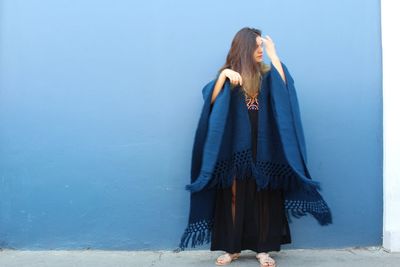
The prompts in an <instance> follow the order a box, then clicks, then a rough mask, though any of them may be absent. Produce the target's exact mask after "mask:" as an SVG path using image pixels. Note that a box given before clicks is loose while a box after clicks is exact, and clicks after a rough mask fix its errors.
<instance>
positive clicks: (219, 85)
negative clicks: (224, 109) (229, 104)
mask: <svg viewBox="0 0 400 267" xmlns="http://www.w3.org/2000/svg"><path fill="white" fill-rule="evenodd" d="M225 80H226V76H225V75H224V74H223V71H221V73H220V74H219V76H218V80H217V82H216V83H215V86H214V90H213V93H212V96H211V105H212V104H213V103H214V101H215V98H217V95H218V94H219V92H220V91H221V89H222V86H223V85H224V83H225Z"/></svg>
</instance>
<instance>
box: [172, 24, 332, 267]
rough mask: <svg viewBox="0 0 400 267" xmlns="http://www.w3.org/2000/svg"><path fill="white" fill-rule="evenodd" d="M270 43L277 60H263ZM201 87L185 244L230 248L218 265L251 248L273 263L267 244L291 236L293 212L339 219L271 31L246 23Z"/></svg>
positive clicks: (263, 262) (274, 246)
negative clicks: (318, 177) (318, 175)
mask: <svg viewBox="0 0 400 267" xmlns="http://www.w3.org/2000/svg"><path fill="white" fill-rule="evenodd" d="M263 48H265V51H266V53H267V56H268V57H269V59H270V60H271V63H272V65H266V64H265V63H264V62H263ZM202 93H203V99H204V104H203V108H202V112H201V116H200V119H199V123H198V127H197V130H196V136H195V142H194V145H193V151H192V166H191V184H188V185H186V189H187V190H190V191H191V195H190V214H189V222H188V225H187V227H186V229H185V232H184V233H183V235H182V237H181V242H180V245H179V249H180V250H183V249H184V248H186V247H188V244H189V241H190V240H191V241H192V247H195V246H196V245H202V244H203V243H204V242H207V243H208V242H211V248H210V250H223V251H225V253H224V254H223V255H221V256H220V257H218V258H217V259H216V262H215V263H216V264H217V265H226V264H229V263H230V262H231V261H232V260H235V259H238V257H239V255H240V252H241V251H242V250H247V249H248V250H253V251H255V252H256V258H257V259H258V261H259V262H260V266H261V267H265V266H274V265H275V261H274V259H273V258H271V257H270V255H269V254H268V252H270V251H280V245H281V244H287V243H291V235H290V229H289V225H288V222H290V217H289V215H290V214H291V215H293V216H295V217H296V218H299V217H301V216H304V215H306V213H310V214H311V215H313V216H314V217H315V218H316V219H317V220H318V222H319V224H320V225H327V224H330V223H332V216H331V212H330V209H329V207H328V205H327V204H326V202H325V201H324V199H323V198H322V196H321V195H320V194H319V192H318V191H317V190H318V189H320V184H319V182H316V181H313V180H312V179H311V175H310V173H309V171H308V167H307V157H306V149H305V139H304V134H303V130H302V125H301V119H300V111H299V105H298V101H297V96H296V91H295V88H294V81H293V78H292V77H291V75H290V73H289V71H288V69H287V67H286V66H285V64H283V63H282V62H280V60H279V57H278V55H277V53H276V51H275V46H274V43H273V41H272V39H271V38H270V37H269V36H266V37H265V38H263V37H261V31H260V30H257V29H253V28H248V27H246V28H243V29H241V30H240V31H239V32H238V33H237V34H236V35H235V37H234V39H233V41H232V45H231V48H230V51H229V53H228V55H227V59H226V63H225V64H224V66H223V67H222V68H221V69H220V70H219V73H218V75H217V76H216V78H215V79H214V80H212V81H211V82H209V83H208V84H207V85H206V86H205V87H204V88H203V90H202ZM289 210H290V212H291V213H289V212H288V211H289Z"/></svg>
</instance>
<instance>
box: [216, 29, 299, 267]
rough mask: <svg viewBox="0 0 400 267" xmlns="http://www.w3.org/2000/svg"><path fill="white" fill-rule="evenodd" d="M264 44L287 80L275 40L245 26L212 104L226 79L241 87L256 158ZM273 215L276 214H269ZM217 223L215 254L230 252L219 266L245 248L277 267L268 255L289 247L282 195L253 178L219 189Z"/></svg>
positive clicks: (226, 262) (263, 69)
mask: <svg viewBox="0 0 400 267" xmlns="http://www.w3.org/2000/svg"><path fill="white" fill-rule="evenodd" d="M263 46H264V47H265V51H266V53H267V55H268V57H269V58H270V60H271V62H272V64H274V66H275V67H276V69H277V70H278V71H279V73H280V75H281V77H282V79H283V80H284V81H285V76H284V72H283V69H282V65H281V63H280V60H279V57H278V55H277V53H276V50H275V47H274V43H273V41H272V39H271V38H270V37H269V36H266V38H262V37H261V32H260V31H259V30H257V29H250V28H243V29H241V30H240V31H239V32H238V33H237V34H236V35H235V37H234V39H233V41H232V46H231V48H230V51H229V53H228V56H227V59H226V63H225V65H224V66H223V67H222V68H221V70H220V74H219V77H218V80H217V82H216V84H215V87H214V89H213V94H212V99H211V103H212V104H213V103H214V101H215V98H216V97H217V95H218V94H219V92H220V90H221V89H222V85H223V84H224V83H225V80H226V79H229V80H230V82H231V84H232V85H234V86H236V85H240V86H241V87H242V89H243V91H244V93H245V96H246V104H247V107H248V112H249V118H250V121H251V127H252V141H253V142H252V148H253V149H252V152H253V153H252V154H253V159H254V160H255V157H256V153H257V152H256V150H257V129H258V128H257V121H258V116H257V115H258V104H259V103H258V99H257V95H258V93H259V88H260V78H261V76H262V75H263V74H265V72H267V71H268V70H269V68H268V66H267V65H265V64H264V63H263ZM285 82H286V81H285ZM272 214H273V216H270V215H272ZM214 221H215V223H214V227H213V233H212V236H213V238H212V241H211V250H224V251H226V252H227V253H225V254H223V255H221V256H220V257H218V258H217V261H216V264H217V265H225V264H228V263H229V262H231V261H232V260H234V259H237V258H238V257H239V255H240V251H241V250H245V249H250V250H253V251H256V252H257V253H258V254H257V258H258V259H259V261H260V264H261V266H274V263H275V261H274V260H273V259H272V258H271V257H270V255H269V254H268V252H269V251H271V250H274V251H279V250H280V244H285V243H291V237H290V231H289V226H288V222H287V219H286V216H285V212H284V198H283V192H282V191H281V190H279V189H278V190H268V189H264V190H262V191H261V192H257V191H256V183H255V180H254V179H246V180H236V179H234V181H233V184H232V186H231V187H230V188H221V189H219V191H218V192H217V199H216V209H215V216H214ZM259 226H262V227H259ZM278 234H279V235H278Z"/></svg>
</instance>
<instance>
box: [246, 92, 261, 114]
mask: <svg viewBox="0 0 400 267" xmlns="http://www.w3.org/2000/svg"><path fill="white" fill-rule="evenodd" d="M257 96H258V94H257V95H256V96H255V97H251V96H249V95H247V94H245V97H246V105H247V109H248V110H258V98H257Z"/></svg>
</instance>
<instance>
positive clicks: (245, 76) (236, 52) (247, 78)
mask: <svg viewBox="0 0 400 267" xmlns="http://www.w3.org/2000/svg"><path fill="white" fill-rule="evenodd" d="M257 36H260V37H261V30H259V29H255V28H249V27H245V28H242V29H241V30H240V31H238V32H237V33H236V35H235V37H234V38H233V40H232V44H231V48H230V50H229V52H228V55H227V56H226V62H225V64H224V65H223V66H222V67H221V68H220V69H219V72H221V71H222V70H224V69H226V68H229V69H232V70H234V71H236V72H239V73H240V75H241V76H242V80H243V85H242V89H243V90H244V91H245V93H247V94H248V95H250V96H254V95H255V94H256V93H257V92H258V90H259V86H260V78H261V75H262V74H264V73H266V72H267V71H269V70H270V68H271V67H270V66H269V65H267V64H265V63H264V62H260V63H258V62H256V61H255V60H254V57H253V55H254V51H255V50H256V48H257V41H256V38H257Z"/></svg>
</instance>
